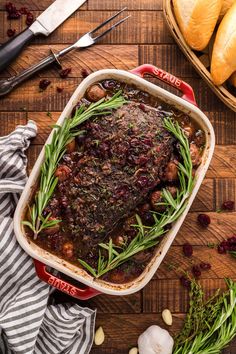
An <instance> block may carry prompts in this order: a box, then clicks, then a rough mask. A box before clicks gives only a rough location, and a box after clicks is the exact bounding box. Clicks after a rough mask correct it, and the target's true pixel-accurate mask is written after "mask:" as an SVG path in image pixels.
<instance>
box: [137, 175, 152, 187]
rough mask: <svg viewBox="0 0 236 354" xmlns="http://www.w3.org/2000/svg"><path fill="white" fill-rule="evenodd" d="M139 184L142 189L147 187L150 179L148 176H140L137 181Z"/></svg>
mask: <svg viewBox="0 0 236 354" xmlns="http://www.w3.org/2000/svg"><path fill="white" fill-rule="evenodd" d="M137 184H138V185H139V187H141V188H143V187H147V186H148V185H149V180H148V178H147V177H146V176H140V177H138V179H137Z"/></svg>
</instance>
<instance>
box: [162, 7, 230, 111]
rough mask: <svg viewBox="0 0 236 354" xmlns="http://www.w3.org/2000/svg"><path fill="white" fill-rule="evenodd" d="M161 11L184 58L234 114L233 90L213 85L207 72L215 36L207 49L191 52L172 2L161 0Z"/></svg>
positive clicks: (225, 85) (225, 86) (224, 86)
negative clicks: (176, 17)
mask: <svg viewBox="0 0 236 354" xmlns="http://www.w3.org/2000/svg"><path fill="white" fill-rule="evenodd" d="M163 11H164V15H165V19H166V22H167V25H168V27H169V29H170V31H171V33H172V35H173V37H174V39H175V40H176V42H177V43H178V45H179V47H180V49H181V50H182V51H183V53H184V54H185V56H186V57H187V58H188V60H190V62H191V63H192V64H193V66H194V67H195V69H196V70H197V72H198V73H199V74H200V75H201V77H202V78H203V79H204V80H205V81H206V83H207V84H208V85H209V87H210V88H211V89H212V90H213V91H214V92H215V94H216V95H217V96H218V97H219V98H220V99H221V101H223V102H224V103H225V104H226V105H227V106H228V107H229V108H231V109H232V110H233V111H235V112H236V97H235V94H236V90H235V88H233V87H232V88H230V87H228V86H227V84H224V85H221V86H216V85H214V83H213V81H212V78H211V74H210V71H209V69H210V57H211V53H212V46H213V42H214V36H215V34H214V35H213V37H212V39H211V41H210V43H209V45H208V47H207V48H206V49H205V50H204V51H203V52H197V51H193V50H192V49H191V48H190V47H189V46H188V44H187V43H186V41H185V39H184V37H183V35H182V33H181V31H180V29H179V27H178V24H177V22H176V19H175V15H174V9H173V4H172V0H163Z"/></svg>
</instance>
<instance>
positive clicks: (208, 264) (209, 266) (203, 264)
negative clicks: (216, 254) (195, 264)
mask: <svg viewBox="0 0 236 354" xmlns="http://www.w3.org/2000/svg"><path fill="white" fill-rule="evenodd" d="M199 266H200V268H201V269H202V270H209V269H211V265H210V263H205V262H201V263H200V264H199Z"/></svg>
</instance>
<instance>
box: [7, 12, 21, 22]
mask: <svg viewBox="0 0 236 354" xmlns="http://www.w3.org/2000/svg"><path fill="white" fill-rule="evenodd" d="M20 17H21V14H20V13H19V11H15V12H9V13H8V16H7V18H8V20H18V18H20Z"/></svg>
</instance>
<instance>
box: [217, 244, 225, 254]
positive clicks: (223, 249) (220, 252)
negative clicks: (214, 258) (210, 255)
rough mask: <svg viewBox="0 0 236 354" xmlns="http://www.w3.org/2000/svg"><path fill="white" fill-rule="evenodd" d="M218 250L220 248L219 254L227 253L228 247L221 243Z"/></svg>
mask: <svg viewBox="0 0 236 354" xmlns="http://www.w3.org/2000/svg"><path fill="white" fill-rule="evenodd" d="M217 250H218V253H219V254H225V253H226V249H225V248H224V246H221V245H219V246H218V247H217Z"/></svg>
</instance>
